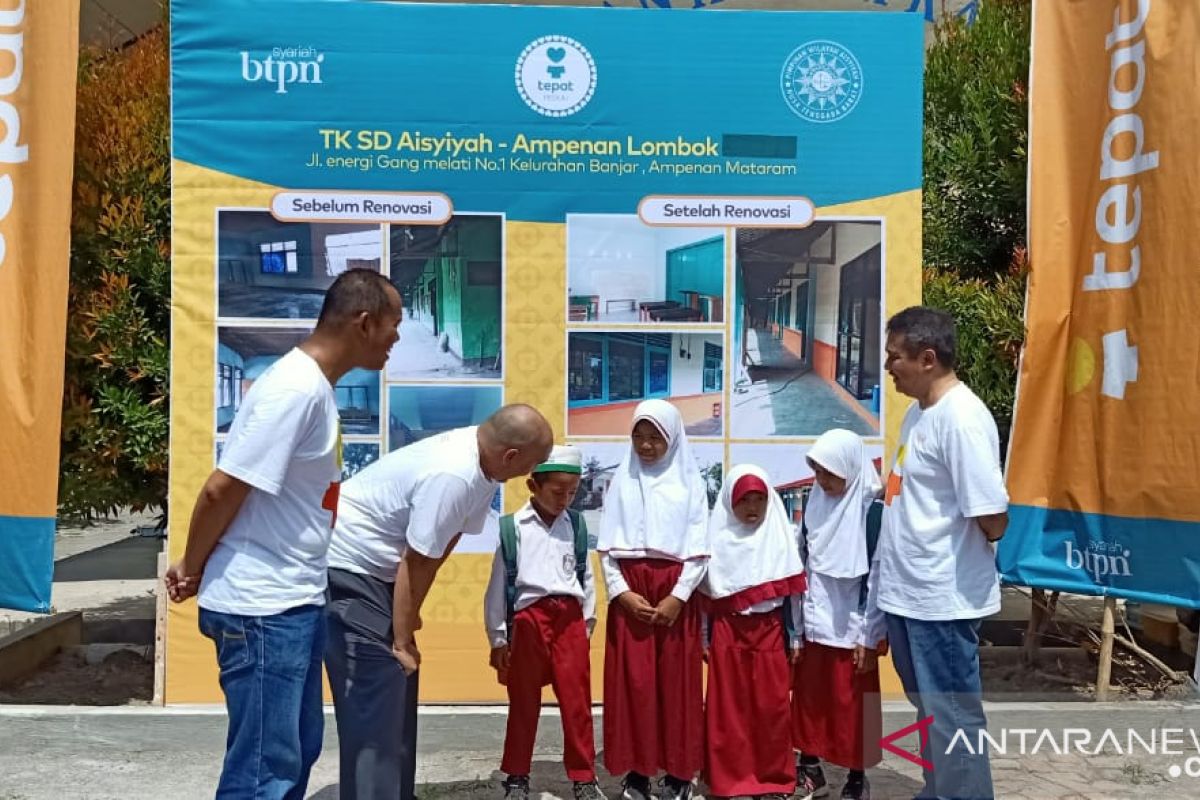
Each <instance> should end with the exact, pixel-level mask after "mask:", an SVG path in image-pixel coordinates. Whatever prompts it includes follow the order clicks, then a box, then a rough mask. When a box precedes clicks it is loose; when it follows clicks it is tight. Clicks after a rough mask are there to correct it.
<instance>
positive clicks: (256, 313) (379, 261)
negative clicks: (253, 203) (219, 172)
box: [217, 210, 383, 320]
mask: <svg viewBox="0 0 1200 800" xmlns="http://www.w3.org/2000/svg"><path fill="white" fill-rule="evenodd" d="M382 265H383V228H382V227H381V226H380V225H363V224H347V223H323V222H279V221H277V220H276V219H275V218H274V217H272V216H271V215H270V213H268V212H266V211H237V210H223V211H219V212H218V213H217V287H218V309H217V310H218V315H219V316H221V317H225V318H230V317H243V318H247V317H248V318H261V319H303V320H315V319H316V318H317V316H318V315H319V314H320V312H321V303H322V302H323V301H324V299H325V290H326V289H328V288H329V287H330V285H331V284H332V283H333V282H334V280H335V279H336V278H337V276H338V275H341V274H342V273H343V272H345V271H346V270H348V269H355V268H364V269H372V270H375V271H377V272H378V271H379V270H380V268H381V267H382Z"/></svg>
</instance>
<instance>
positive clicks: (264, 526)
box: [199, 349, 341, 617]
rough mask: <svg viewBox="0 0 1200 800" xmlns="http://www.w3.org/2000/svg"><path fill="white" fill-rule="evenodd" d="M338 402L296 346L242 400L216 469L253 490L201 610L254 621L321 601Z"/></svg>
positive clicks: (337, 474)
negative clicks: (239, 615)
mask: <svg viewBox="0 0 1200 800" xmlns="http://www.w3.org/2000/svg"><path fill="white" fill-rule="evenodd" d="M340 462H341V435H340V428H339V425H338V412H337V400H336V398H335V396H334V393H333V387H331V386H330V385H329V380H328V379H327V378H326V377H325V374H324V373H323V372H321V368H320V366H318V365H317V362H316V361H314V360H313V359H312V358H311V357H310V356H309V355H308V354H307V353H305V352H303V351H302V350H299V349H293V350H292V351H291V352H289V353H288V354H287V355H285V356H283V358H281V359H279V360H278V361H276V362H275V363H274V364H273V365H272V366H271V367H270V369H268V370H267V371H266V372H264V373H263V374H262V377H260V378H259V379H258V380H257V381H255V382H254V385H253V386H252V387H250V391H249V392H248V393H247V394H246V397H245V399H244V400H243V401H242V407H241V408H240V409H239V410H238V413H237V416H236V417H235V418H234V420H233V425H232V427H231V428H230V430H229V438H228V439H226V441H225V448H224V450H223V451H222V452H221V461H220V463H219V464H218V465H217V469H219V470H221V472H224V473H225V474H226V475H229V476H231V477H234V478H237V479H238V480H240V481H243V482H245V483H248V484H250V486H251V487H252V488H251V489H250V493H249V494H248V495H247V496H246V500H245V502H243V503H242V507H241V508H240V509H239V510H238V513H237V516H235V517H234V518H233V521H232V522H230V523H229V527H228V528H226V530H225V534H224V535H223V536H222V537H221V539H220V541H218V542H217V546H216V548H215V549H214V550H213V552H212V556H211V557H209V559H208V564H207V565H205V568H204V577H203V578H202V579H201V581H200V596H199V603H200V607H201V608H206V609H209V610H210V611H217V612H221V613H225V614H241V615H244V616H251V617H258V616H267V615H269V614H279V613H281V612H284V611H287V610H288V609H290V608H296V607H297V606H302V605H310V604H311V605H323V604H324V603H325V555H326V551H327V550H328V548H329V536H330V531H331V528H332V526H333V520H334V517H335V516H336V511H337V492H338V482H339V481H340V479H341V463H340Z"/></svg>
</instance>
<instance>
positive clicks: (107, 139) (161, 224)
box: [59, 29, 171, 519]
mask: <svg viewBox="0 0 1200 800" xmlns="http://www.w3.org/2000/svg"><path fill="white" fill-rule="evenodd" d="M168 87H169V68H168V54H167V38H166V34H165V31H164V30H162V29H159V30H157V31H153V32H151V33H149V34H147V35H146V36H144V37H142V38H141V39H139V40H138V41H137V42H135V43H133V44H132V45H130V46H129V47H128V48H126V49H124V50H122V51H118V52H110V53H104V54H99V53H94V52H85V53H83V54H82V55H81V58H80V67H79V95H78V102H77V105H76V124H75V191H74V197H73V198H72V200H73V211H72V220H71V288H70V295H69V316H68V322H67V351H66V388H65V392H64V396H63V426H62V457H61V478H60V481H61V482H60V489H59V505H60V512H61V513H62V514H63V515H65V516H67V517H71V518H82V519H89V518H91V517H94V516H97V515H106V514H111V513H113V512H114V511H116V510H117V509H118V508H121V507H125V506H132V507H133V508H135V509H139V510H140V509H143V508H154V507H161V506H163V505H164V504H165V502H166V496H167V430H168V413H167V376H168V366H169V353H170V350H169V342H168V336H169V331H170V292H171V264H170V253H171V244H170V226H171V217H170V210H171V209H170V197H171V187H170V107H169V102H168Z"/></svg>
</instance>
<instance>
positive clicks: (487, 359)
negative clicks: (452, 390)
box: [387, 214, 504, 381]
mask: <svg viewBox="0 0 1200 800" xmlns="http://www.w3.org/2000/svg"><path fill="white" fill-rule="evenodd" d="M390 239H391V254H390V257H389V261H390V262H391V263H390V274H391V279H392V283H393V284H394V285H395V287H396V288H397V289H398V290H399V291H400V296H401V298H403V300H404V321H403V322H401V323H400V341H399V342H397V343H396V345H395V346H394V347H393V348H392V353H391V356H390V357H389V358H388V364H387V378H388V380H391V381H398V380H415V381H426V380H439V379H446V380H455V381H458V380H499V379H500V378H502V377H503V362H502V360H501V356H502V353H501V341H502V339H501V336H500V325H501V321H502V319H503V304H502V297H503V274H504V269H503V254H504V219H503V218H502V217H500V216H496V215H471V214H456V215H454V216H453V217H452V218H451V219H450V221H449V222H447V223H446V224H444V225H393V226H391V232H390Z"/></svg>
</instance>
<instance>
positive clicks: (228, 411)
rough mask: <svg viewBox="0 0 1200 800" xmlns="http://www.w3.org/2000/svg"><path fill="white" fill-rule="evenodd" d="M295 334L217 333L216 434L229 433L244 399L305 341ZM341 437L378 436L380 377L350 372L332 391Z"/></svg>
mask: <svg viewBox="0 0 1200 800" xmlns="http://www.w3.org/2000/svg"><path fill="white" fill-rule="evenodd" d="M308 333H309V332H308V331H307V330H303V329H295V328H220V329H219V330H218V331H217V431H218V432H220V433H227V432H228V431H229V426H230V425H231V424H232V423H233V417H234V414H236V413H237V410H238V409H239V408H241V405H242V398H244V397H245V396H246V393H247V392H249V391H250V387H251V386H253V385H254V382H255V381H256V380H257V379H258V378H259V376H261V375H262V374H263V373H264V372H266V371H267V369H268V368H269V367H270V366H271V365H272V364H274V363H275V362H276V361H278V360H279V358H280V357H281V356H283V355H285V354H286V353H287V352H288V351H290V350H291V349H292V348H293V347H295V346H296V345H298V344H300V342H302V341H304V338H305V337H306V336H308ZM333 393H334V395H335V396H336V397H337V408H338V416H339V417H340V418H341V420H342V433H344V434H347V435H363V436H366V435H374V436H377V435H379V399H380V389H379V373H378V372H373V371H371V370H365V369H354V370H350V371H349V372H347V373H346V374H345V375H343V376H342V377H341V379H340V380H338V382H337V385H336V386H334V387H333Z"/></svg>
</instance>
